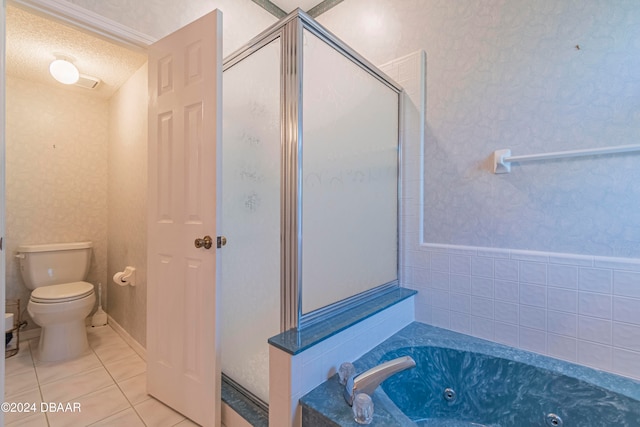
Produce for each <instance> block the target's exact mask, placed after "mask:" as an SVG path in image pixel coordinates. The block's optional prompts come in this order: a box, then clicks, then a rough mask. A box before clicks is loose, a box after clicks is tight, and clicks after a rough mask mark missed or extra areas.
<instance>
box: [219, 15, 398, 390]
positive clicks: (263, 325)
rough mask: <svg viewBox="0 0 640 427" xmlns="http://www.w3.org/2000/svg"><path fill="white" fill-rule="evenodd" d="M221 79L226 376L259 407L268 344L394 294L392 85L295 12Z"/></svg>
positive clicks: (228, 62)
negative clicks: (286, 333) (279, 336)
mask: <svg viewBox="0 0 640 427" xmlns="http://www.w3.org/2000/svg"><path fill="white" fill-rule="evenodd" d="M223 70H224V71H223V149H222V165H223V167H222V169H223V171H222V192H223V194H222V224H221V230H222V232H223V234H224V235H225V236H226V237H227V238H228V244H227V245H226V246H225V249H224V250H223V251H222V252H221V266H220V267H221V284H220V287H221V291H220V292H221V304H220V311H221V313H220V317H221V325H222V334H221V341H222V342H221V351H222V371H223V374H224V377H225V381H229V380H230V379H231V380H232V381H233V382H234V383H235V385H237V386H240V387H241V388H243V389H245V391H248V392H249V393H250V394H251V395H253V396H254V397H256V398H257V400H260V401H262V402H264V403H267V402H268V401H269V378H268V375H269V361H268V344H267V339H268V338H269V337H271V336H274V335H277V334H279V333H280V332H283V331H286V330H289V329H291V328H298V329H302V328H305V327H307V326H309V325H311V324H313V323H315V322H318V321H320V320H323V319H325V318H327V317H329V316H330V315H331V314H333V313H335V312H337V311H341V310H346V309H349V308H350V307H352V306H354V305H356V304H360V303H363V302H366V301H367V299H369V298H371V297H373V296H376V295H379V294H381V293H384V292H387V291H389V290H391V289H394V288H395V287H397V286H398V206H399V203H398V196H399V184H398V183H399V141H400V131H399V123H400V105H401V102H400V96H401V88H400V87H399V86H398V85H396V84H395V83H393V82H392V81H391V80H390V79H389V78H388V77H386V76H385V75H384V74H383V73H382V72H380V71H379V70H377V69H376V68H375V67H374V66H372V65H371V64H370V63H369V62H367V61H366V60H365V59H364V58H362V57H361V56H359V55H358V54H357V53H355V52H354V51H353V50H351V49H350V48H349V47H347V46H346V45H345V44H344V43H342V42H341V41H339V40H338V39H337V38H336V37H335V36H333V35H331V34H330V33H329V32H328V31H326V30H325V29H323V28H322V27H321V26H320V25H319V24H317V23H316V22H315V21H314V20H313V19H312V18H310V17H309V16H308V15H306V14H305V13H304V12H302V11H300V10H297V11H295V12H293V13H292V14H290V15H289V16H287V17H286V18H284V19H283V20H282V21H280V22H279V23H277V24H276V25H274V26H273V27H271V28H269V29H268V30H266V31H265V32H263V33H262V34H261V35H259V36H258V37H256V38H255V39H253V40H252V41H251V42H250V43H249V44H248V45H247V46H246V47H244V48H242V49H240V50H239V51H238V52H236V53H234V54H232V55H231V56H229V57H228V58H227V59H225V61H224V68H223Z"/></svg>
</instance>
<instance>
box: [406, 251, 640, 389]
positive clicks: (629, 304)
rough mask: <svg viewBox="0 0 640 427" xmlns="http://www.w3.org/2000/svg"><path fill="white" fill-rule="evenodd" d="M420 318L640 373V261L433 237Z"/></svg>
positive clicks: (415, 265)
mask: <svg viewBox="0 0 640 427" xmlns="http://www.w3.org/2000/svg"><path fill="white" fill-rule="evenodd" d="M403 271H404V277H403V282H404V283H405V285H406V286H408V287H411V288H414V289H416V290H418V291H419V294H418V297H417V303H416V320H418V321H422V322H425V323H429V324H433V325H435V326H440V327H443V328H447V329H452V330H454V331H458V332H462V333H465V334H469V335H474V336H477V337H480V338H485V339H489V340H493V341H496V342H499V343H503V344H507V345H510V346H513V347H518V348H523V349H526V350H531V351H534V352H537V353H541V354H546V355H549V356H553V357H556V358H559V359H564V360H568V361H571V362H577V363H580V364H584V365H587V366H591V367H594V368H598V369H602V370H606V371H610V372H614V373H618V374H622V375H626V376H629V377H633V378H637V379H640V310H638V308H640V261H638V262H636V261H631V260H627V259H614V258H602V257H586V256H579V255H576V256H571V255H567V254H554V253H544V252H525V251H508V250H504V251H498V250H485V249H482V248H473V247H462V246H444V245H432V244H425V245H420V246H419V247H418V248H414V250H409V251H407V252H406V254H405V258H404V268H403Z"/></svg>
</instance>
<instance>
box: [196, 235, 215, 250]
mask: <svg viewBox="0 0 640 427" xmlns="http://www.w3.org/2000/svg"><path fill="white" fill-rule="evenodd" d="M212 244H213V239H212V238H211V236H204V237H203V238H202V239H196V241H195V242H194V245H195V246H196V248H205V249H211V245H212Z"/></svg>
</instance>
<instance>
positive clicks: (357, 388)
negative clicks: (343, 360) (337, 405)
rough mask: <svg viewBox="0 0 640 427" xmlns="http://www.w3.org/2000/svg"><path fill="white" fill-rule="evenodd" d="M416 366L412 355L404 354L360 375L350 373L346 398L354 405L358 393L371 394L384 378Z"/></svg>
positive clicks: (345, 392)
mask: <svg viewBox="0 0 640 427" xmlns="http://www.w3.org/2000/svg"><path fill="white" fill-rule="evenodd" d="M414 366H416V362H415V360H413V359H412V358H411V356H403V357H398V358H397V359H393V360H390V361H388V362H384V363H381V364H380V365H378V366H375V367H373V368H371V369H369V370H368V371H365V372H363V373H361V374H360V375H357V376H356V375H350V376H349V377H348V378H346V385H345V389H344V399H345V400H346V401H347V403H348V404H349V406H352V405H353V399H355V397H356V395H357V394H358V393H366V394H368V395H369V396H371V395H372V394H373V392H374V391H375V389H376V388H378V386H379V385H380V383H382V382H383V381H384V380H386V379H387V378H389V377H390V376H392V375H394V374H396V373H398V372H400V371H404V370H406V369H411V368H413V367H414Z"/></svg>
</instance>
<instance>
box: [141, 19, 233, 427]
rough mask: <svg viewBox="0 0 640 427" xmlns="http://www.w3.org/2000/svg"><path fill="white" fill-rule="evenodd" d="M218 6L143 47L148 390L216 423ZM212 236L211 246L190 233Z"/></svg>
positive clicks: (193, 416)
mask: <svg viewBox="0 0 640 427" xmlns="http://www.w3.org/2000/svg"><path fill="white" fill-rule="evenodd" d="M221 47H222V14H221V13H220V12H218V11H217V10H216V11H213V12H211V13H210V14H208V15H206V16H204V17H202V18H200V19H199V20H197V21H195V22H193V23H192V24H189V25H188V26H186V27H184V28H182V29H180V30H178V31H176V32H175V33H173V34H171V35H169V36H167V37H165V38H163V39H162V40H160V41H158V42H157V43H155V44H154V45H153V46H152V48H151V49H150V54H149V200H148V203H149V219H148V232H149V235H148V249H147V251H148V255H147V257H148V269H149V271H148V284H147V392H148V393H149V394H151V395H152V396H154V397H156V398H157V399H159V400H161V401H162V402H164V403H165V404H167V405H168V406H170V407H172V408H173V409H175V410H176V411H179V412H181V413H182V414H184V415H185V416H187V417H189V418H190V419H192V420H193V421H195V422H197V423H198V424H201V425H205V426H213V425H220V367H219V366H220V365H219V351H218V347H219V346H218V342H219V340H218V333H217V331H216V326H217V307H216V304H217V301H218V299H217V292H216V243H215V240H216V145H217V144H219V143H220V135H221V106H222V101H221V81H222V49H221ZM204 236H212V238H213V246H212V247H211V248H210V249H206V248H204V247H200V248H196V246H195V244H194V241H195V240H196V239H201V238H203V237H204Z"/></svg>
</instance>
